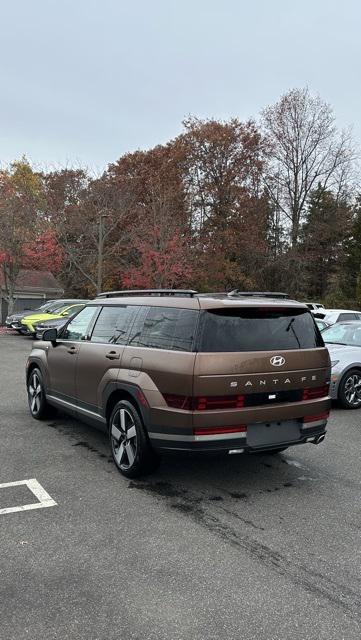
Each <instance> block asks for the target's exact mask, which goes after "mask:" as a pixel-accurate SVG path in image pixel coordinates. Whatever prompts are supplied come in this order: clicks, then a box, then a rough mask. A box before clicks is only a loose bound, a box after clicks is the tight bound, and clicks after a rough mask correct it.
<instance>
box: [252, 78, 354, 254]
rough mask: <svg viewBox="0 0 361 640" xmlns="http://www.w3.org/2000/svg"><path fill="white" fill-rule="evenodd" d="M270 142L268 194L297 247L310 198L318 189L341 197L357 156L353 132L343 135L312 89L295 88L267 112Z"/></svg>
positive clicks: (264, 114) (264, 120) (265, 128)
mask: <svg viewBox="0 0 361 640" xmlns="http://www.w3.org/2000/svg"><path fill="white" fill-rule="evenodd" d="M262 126H263V131H264V134H265V136H266V140H267V142H268V160H269V164H268V173H267V175H266V176H265V182H266V187H267V190H268V193H269V195H270V197H271V199H272V201H273V202H274V205H275V207H276V208H277V209H278V210H279V212H280V213H281V214H283V215H284V216H285V217H286V220H288V222H289V224H290V225H291V244H292V246H296V244H297V241H298V238H299V232H300V226H301V223H302V220H303V217H304V213H305V210H306V208H307V202H308V198H309V195H310V193H311V191H312V190H314V189H315V188H316V186H318V185H320V188H321V192H322V190H323V191H324V190H326V189H328V190H329V191H332V192H334V193H335V194H341V193H342V192H343V191H344V189H345V187H346V185H347V181H348V180H349V178H350V174H351V171H352V168H353V164H354V160H355V153H354V150H353V147H352V139H351V134H350V132H347V131H341V132H339V131H338V130H337V128H336V125H335V116H334V113H333V111H332V109H331V107H330V105H328V104H327V103H326V102H324V101H323V100H321V98H319V97H318V96H316V97H315V96H312V95H311V94H310V92H309V90H308V89H307V88H306V89H293V90H291V91H289V92H288V93H286V94H284V95H283V96H282V97H281V99H280V100H279V102H277V103H276V104H275V105H272V106H270V107H267V108H266V109H265V110H264V111H263V112H262Z"/></svg>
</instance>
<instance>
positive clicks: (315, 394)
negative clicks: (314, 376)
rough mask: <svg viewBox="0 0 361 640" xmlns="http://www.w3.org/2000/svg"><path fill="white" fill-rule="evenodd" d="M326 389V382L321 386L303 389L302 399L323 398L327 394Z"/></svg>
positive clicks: (327, 387)
mask: <svg viewBox="0 0 361 640" xmlns="http://www.w3.org/2000/svg"><path fill="white" fill-rule="evenodd" d="M328 390H329V385H328V384H325V385H324V386H323V387H313V388H312V387H311V388H310V389H304V390H303V396H302V400H315V399H316V398H323V397H324V396H328Z"/></svg>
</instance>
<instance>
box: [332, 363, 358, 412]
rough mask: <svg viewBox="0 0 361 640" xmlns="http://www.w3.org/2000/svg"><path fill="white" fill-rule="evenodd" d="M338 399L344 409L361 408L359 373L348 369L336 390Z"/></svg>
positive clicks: (356, 370)
mask: <svg viewBox="0 0 361 640" xmlns="http://www.w3.org/2000/svg"><path fill="white" fill-rule="evenodd" d="M338 399H339V402H340V404H341V406H342V407H343V408H344V409H359V408H360V407H361V371H360V369H350V371H347V372H346V373H345V375H344V376H343V378H342V380H341V382H340V386H339V388H338Z"/></svg>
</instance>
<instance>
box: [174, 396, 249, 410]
mask: <svg viewBox="0 0 361 640" xmlns="http://www.w3.org/2000/svg"><path fill="white" fill-rule="evenodd" d="M164 399H165V401H166V403H167V405H168V406H169V407H174V409H186V410H187V411H212V409H241V408H242V407H244V396H242V395H238V396H197V397H194V398H192V397H190V396H180V395H175V394H172V393H165V394H164Z"/></svg>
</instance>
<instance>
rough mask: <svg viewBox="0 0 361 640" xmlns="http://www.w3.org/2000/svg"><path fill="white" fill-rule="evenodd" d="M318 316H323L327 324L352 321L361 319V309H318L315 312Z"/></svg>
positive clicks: (322, 318)
mask: <svg viewBox="0 0 361 640" xmlns="http://www.w3.org/2000/svg"><path fill="white" fill-rule="evenodd" d="M314 313H315V316H316V318H321V320H324V321H325V322H327V324H329V325H331V324H336V322H350V321H353V320H361V312H360V311H352V310H350V309H318V310H317V312H314Z"/></svg>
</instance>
